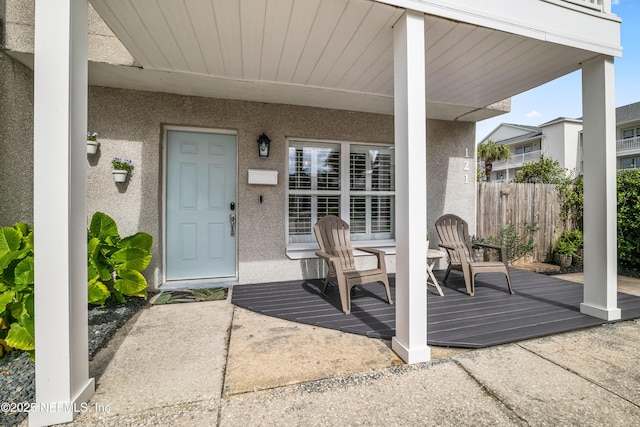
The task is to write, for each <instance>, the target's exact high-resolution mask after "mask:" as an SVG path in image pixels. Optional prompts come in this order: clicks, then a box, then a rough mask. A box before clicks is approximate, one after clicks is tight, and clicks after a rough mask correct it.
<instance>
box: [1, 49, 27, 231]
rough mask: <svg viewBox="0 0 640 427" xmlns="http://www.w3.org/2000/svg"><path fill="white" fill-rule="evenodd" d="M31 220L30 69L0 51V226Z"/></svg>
mask: <svg viewBox="0 0 640 427" xmlns="http://www.w3.org/2000/svg"><path fill="white" fill-rule="evenodd" d="M16 222H26V223H29V224H31V223H33V73H32V72H31V70H29V69H28V68H27V67H25V66H24V65H22V64H21V63H19V62H17V61H15V60H13V59H12V58H10V57H9V56H7V55H5V54H4V53H3V52H2V51H0V226H7V225H13V224H14V223H16Z"/></svg>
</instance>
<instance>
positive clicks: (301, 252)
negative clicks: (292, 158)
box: [284, 137, 396, 259]
mask: <svg viewBox="0 0 640 427" xmlns="http://www.w3.org/2000/svg"><path fill="white" fill-rule="evenodd" d="M293 142H300V143H303V144H305V143H308V144H309V145H310V146H313V145H315V144H317V145H325V144H332V145H336V146H338V147H340V190H338V191H335V192H333V191H332V192H327V195H331V194H339V197H340V217H341V218H342V219H343V220H345V221H347V222H350V210H351V206H350V200H351V198H350V196H352V195H357V196H392V197H393V200H394V203H393V204H394V205H395V195H396V191H395V190H394V191H356V190H351V182H350V181H351V174H350V153H351V147H352V146H353V145H357V146H366V147H375V146H379V147H380V148H391V149H393V144H390V143H389V144H384V143H374V142H357V141H336V140H326V139H315V138H295V137H288V138H285V143H286V155H285V156H284V157H285V171H286V173H285V175H286V177H285V183H284V185H285V197H284V203H285V206H284V211H285V218H284V220H285V244H286V253H287V257H289V258H290V259H303V258H315V257H316V255H315V252H316V251H317V250H318V249H319V247H318V243H317V242H316V241H315V240H314V241H312V242H304V243H292V242H290V236H289V196H290V195H291V194H292V193H293V192H295V194H299V195H304V194H306V193H308V194H309V195H314V194H317V191H315V190H314V189H313V188H312V189H310V190H294V191H292V190H290V189H289V148H290V147H291V144H292V143H293ZM393 162H394V163H395V159H394V160H393ZM392 179H395V176H392ZM394 188H395V186H394ZM393 209H395V206H394V207H393ZM370 221H371V218H370V216H369V215H368V216H367V222H370ZM391 227H392V235H393V236H395V212H394V213H393V215H392V221H391ZM352 243H353V244H354V246H358V247H364V248H376V249H381V250H384V251H385V252H386V253H387V254H395V246H396V241H395V237H394V238H392V239H378V240H352ZM354 255H356V256H359V255H367V254H366V253H364V252H359V251H356V252H355V253H354Z"/></svg>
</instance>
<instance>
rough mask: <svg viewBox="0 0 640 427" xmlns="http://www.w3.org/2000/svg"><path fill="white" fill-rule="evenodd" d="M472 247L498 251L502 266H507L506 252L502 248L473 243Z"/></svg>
mask: <svg viewBox="0 0 640 427" xmlns="http://www.w3.org/2000/svg"><path fill="white" fill-rule="evenodd" d="M473 245H474V246H478V247H481V248H486V249H495V250H497V251H498V255H499V257H500V261H502V262H503V263H504V265H507V264H508V260H507V250H506V249H505V247H504V246H497V245H490V244H487V243H474V244H473Z"/></svg>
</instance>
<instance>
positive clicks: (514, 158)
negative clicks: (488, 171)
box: [493, 150, 542, 171]
mask: <svg viewBox="0 0 640 427" xmlns="http://www.w3.org/2000/svg"><path fill="white" fill-rule="evenodd" d="M540 156H542V151H540V150H538V151H530V152H528V153H523V154H512V155H511V158H510V159H509V160H500V161H497V162H493V170H494V171H496V170H502V169H511V168H517V167H520V166H522V165H524V164H525V163H529V162H537V161H538V160H540Z"/></svg>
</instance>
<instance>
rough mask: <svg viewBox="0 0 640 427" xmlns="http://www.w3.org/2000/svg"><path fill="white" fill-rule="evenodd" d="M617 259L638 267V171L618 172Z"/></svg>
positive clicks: (639, 256) (639, 253) (639, 176)
mask: <svg viewBox="0 0 640 427" xmlns="http://www.w3.org/2000/svg"><path fill="white" fill-rule="evenodd" d="M618 258H620V259H621V260H623V261H625V262H627V263H630V264H631V265H633V266H640V169H634V170H624V171H620V172H618Z"/></svg>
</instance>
